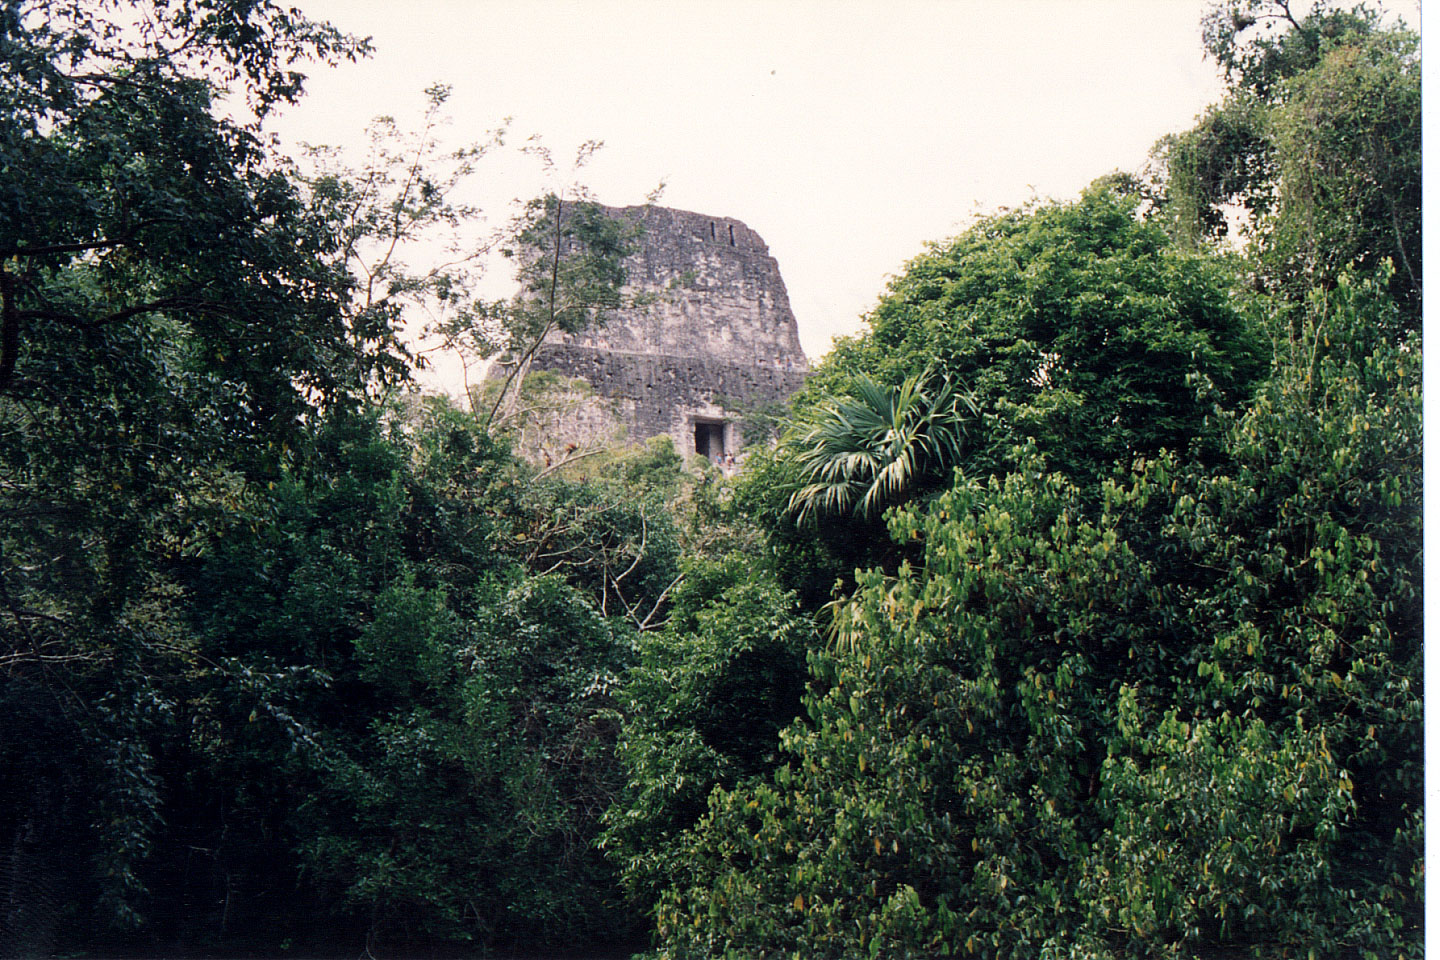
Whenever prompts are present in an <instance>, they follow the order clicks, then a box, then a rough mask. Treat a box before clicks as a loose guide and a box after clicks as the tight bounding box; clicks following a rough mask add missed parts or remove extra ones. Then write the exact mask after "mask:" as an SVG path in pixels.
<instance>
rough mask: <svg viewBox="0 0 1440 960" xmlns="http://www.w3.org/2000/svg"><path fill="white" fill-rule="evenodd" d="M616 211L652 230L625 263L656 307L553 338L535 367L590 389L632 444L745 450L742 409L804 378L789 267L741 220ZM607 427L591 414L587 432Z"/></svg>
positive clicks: (718, 454) (716, 452) (776, 397)
mask: <svg viewBox="0 0 1440 960" xmlns="http://www.w3.org/2000/svg"><path fill="white" fill-rule="evenodd" d="M605 209H606V211H607V212H608V213H609V214H610V215H611V216H616V217H627V218H634V219H638V221H639V223H640V226H641V227H642V230H643V232H642V233H641V235H640V237H639V238H638V247H639V249H638V250H637V251H636V252H635V253H633V254H632V255H631V256H630V257H628V258H627V260H626V263H625V266H626V270H627V276H628V280H627V289H628V291H629V292H631V293H637V294H649V295H651V297H650V298H649V300H650V302H648V303H645V304H644V305H640V306H634V307H627V308H624V309H621V310H618V311H615V312H614V313H612V314H611V315H610V317H609V319H608V321H607V322H606V323H605V324H604V325H603V326H600V327H597V328H592V329H590V330H586V331H584V332H582V333H580V334H577V335H574V336H570V335H566V334H563V333H556V334H552V335H551V336H550V338H549V339H548V340H547V342H546V343H545V344H543V345H542V346H541V348H540V350H539V351H538V352H537V354H536V356H535V359H534V361H533V363H532V366H531V369H532V371H533V370H545V371H551V372H552V373H555V374H559V375H561V376H563V377H569V378H576V379H579V380H583V381H585V382H586V383H588V384H589V385H590V386H591V387H592V388H593V390H594V396H595V397H596V398H599V401H600V402H599V403H598V404H592V406H599V407H602V408H603V410H604V414H603V416H601V417H600V420H601V421H604V422H607V423H608V424H609V425H611V426H612V427H614V428H616V429H614V433H615V434H617V435H618V434H619V433H620V432H622V430H623V433H624V435H625V437H626V439H628V440H629V441H631V442H636V441H641V440H644V439H646V438H649V437H653V436H658V435H660V434H668V435H669V436H670V437H671V438H672V439H673V440H674V442H675V449H676V450H677V451H678V452H679V453H681V454H682V455H685V456H693V455H698V456H704V457H708V458H709V459H711V460H712V461H716V462H719V461H722V460H723V459H724V458H726V457H727V456H728V455H733V454H734V453H736V452H737V451H738V450H739V447H740V443H741V436H740V433H741V428H740V423H739V420H740V418H741V415H742V412H743V411H748V410H755V409H759V408H762V407H765V406H768V405H772V404H776V403H780V402H783V401H785V400H786V399H788V398H789V396H790V395H791V394H792V393H794V392H795V391H796V390H797V389H798V388H799V387H800V385H801V384H802V383H804V380H805V376H806V371H807V363H806V359H805V354H804V352H803V351H802V350H801V348H800V338H799V334H798V331H797V329H796V326H795V315H794V314H793V313H791V311H790V298H789V296H788V295H787V294H786V292H785V281H784V280H782V279H781V278H780V267H779V265H778V264H777V263H776V262H775V258H774V257H772V256H770V251H769V249H768V248H767V247H766V246H765V241H763V240H761V239H760V236H759V235H758V234H757V233H755V231H753V230H751V229H750V228H749V227H747V226H745V224H743V223H741V222H740V221H739V220H734V219H730V218H727V217H711V216H706V215H704V214H699V213H689V212H686V211H683V210H671V209H668V208H665V207H655V206H645V207H620V208H615V207H607V208H605ZM503 370H504V368H503V367H501V366H498V365H497V368H496V369H494V370H492V373H491V376H492V377H494V376H503ZM600 425H601V424H600V423H597V420H596V414H595V411H593V410H592V411H590V418H589V426H588V430H589V431H591V432H593V431H594V430H595V429H596V428H597V427H598V426H600Z"/></svg>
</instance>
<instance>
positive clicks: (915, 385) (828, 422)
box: [786, 376, 973, 523]
mask: <svg viewBox="0 0 1440 960" xmlns="http://www.w3.org/2000/svg"><path fill="white" fill-rule="evenodd" d="M929 379H930V378H928V377H924V376H913V377H907V378H906V379H905V380H904V381H903V382H902V383H901V384H900V385H899V386H898V387H896V388H895V389H893V390H886V389H884V388H882V387H880V386H879V385H878V384H876V383H875V382H874V381H872V380H869V379H867V378H865V377H861V378H860V379H859V380H857V381H856V382H855V384H854V391H855V394H854V396H853V397H848V398H845V399H843V400H836V401H832V402H830V403H827V404H824V405H822V407H821V408H820V409H819V410H818V411H815V412H814V413H813V414H812V419H811V421H810V422H808V423H805V424H803V425H800V426H797V428H796V430H795V432H794V434H793V435H791V436H790V437H787V438H786V442H787V444H788V446H789V447H790V448H791V449H792V451H794V452H793V456H794V459H795V463H796V467H797V469H798V471H799V473H800V476H801V478H802V481H803V482H804V486H802V487H800V488H799V489H798V490H796V491H795V492H793V493H792V494H791V495H790V502H789V503H788V504H787V505H786V507H787V510H788V511H789V512H791V513H793V514H795V517H796V522H797V523H805V522H806V521H807V520H814V519H818V518H820V517H821V516H824V515H827V514H842V515H843V514H847V513H850V512H852V511H853V512H854V513H855V514H856V515H858V516H861V517H865V518H869V517H876V516H878V515H879V514H880V513H881V511H883V510H884V508H885V507H886V506H889V505H891V504H894V503H896V502H899V501H900V500H902V499H906V498H908V497H910V496H913V495H914V491H915V489H916V488H917V487H921V486H923V485H925V484H926V483H927V482H928V483H931V484H933V483H934V482H935V481H936V480H943V479H946V477H945V472H946V471H947V469H949V468H951V467H953V466H955V465H956V464H958V463H959V462H960V459H961V451H962V442H963V436H964V419H965V414H966V412H967V411H966V410H965V408H966V407H967V401H968V398H967V397H965V396H964V394H963V393H962V392H961V391H959V390H957V388H956V387H955V386H954V385H952V384H951V383H950V382H949V381H948V379H946V378H943V377H941V378H935V379H936V381H937V382H935V383H933V384H932V383H930V382H928V381H929ZM968 406H969V407H970V409H972V410H973V402H971V403H969V404H968Z"/></svg>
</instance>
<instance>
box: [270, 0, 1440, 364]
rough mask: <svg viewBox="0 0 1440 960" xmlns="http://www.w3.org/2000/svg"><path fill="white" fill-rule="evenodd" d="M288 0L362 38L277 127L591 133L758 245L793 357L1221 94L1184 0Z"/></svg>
mask: <svg viewBox="0 0 1440 960" xmlns="http://www.w3.org/2000/svg"><path fill="white" fill-rule="evenodd" d="M300 5H301V6H302V8H303V9H304V10H305V11H306V13H307V14H309V15H310V16H312V17H318V18H323V19H328V20H330V21H332V22H334V23H335V24H336V25H337V26H339V27H341V28H343V29H345V30H347V31H349V32H352V33H356V34H360V35H371V36H373V38H374V43H375V47H376V52H375V54H374V56H373V57H372V58H371V59H370V60H368V61H366V62H363V63H360V64H357V65H347V66H344V67H341V68H338V69H336V70H333V71H327V72H323V73H317V74H316V75H314V76H313V77H312V78H311V80H310V82H309V84H308V86H307V89H308V91H309V92H308V94H307V96H306V98H305V101H304V103H303V104H302V105H301V106H300V107H298V108H294V109H291V110H290V111H288V112H287V113H286V114H285V115H284V116H283V117H281V118H280V121H279V123H277V124H276V127H275V128H276V129H277V130H278V131H279V132H281V134H282V135H283V136H284V137H285V138H286V140H287V141H289V142H291V143H294V142H296V141H299V140H306V141H310V142H316V143H331V144H356V143H359V142H360V140H361V138H360V134H361V131H362V129H363V127H364V125H365V124H366V122H367V121H368V120H369V119H370V118H371V117H373V116H375V115H378V114H392V115H395V116H396V117H397V119H399V120H400V121H401V122H402V123H403V122H407V121H410V120H414V119H417V118H418V117H419V115H420V113H421V112H422V109H423V106H424V96H423V93H422V91H423V90H424V88H425V87H426V86H428V85H429V84H431V83H433V82H437V81H438V82H443V83H447V84H450V85H451V86H452V87H453V96H452V99H451V101H450V104H449V107H450V110H449V113H450V114H451V115H452V117H453V124H452V126H451V128H450V130H449V133H448V136H449V137H450V139H451V140H452V141H453V142H454V143H455V144H456V145H458V144H459V143H461V142H463V141H466V140H470V139H476V138H480V137H482V136H483V135H484V133H485V131H487V130H489V129H491V128H493V127H495V126H496V125H498V124H499V123H500V122H501V120H502V119H503V118H505V117H507V116H508V117H513V122H512V130H513V131H514V132H515V133H517V134H520V135H521V136H517V137H514V138H512V139H513V141H514V142H518V141H519V140H520V139H522V138H523V135H528V134H530V133H539V134H541V135H542V136H543V137H544V138H545V142H546V143H547V144H548V145H550V146H551V147H552V148H553V149H554V151H555V153H556V154H557V155H568V154H570V153H571V152H573V151H574V149H575V147H576V146H577V145H578V144H579V143H581V142H583V141H585V140H589V139H601V140H604V141H605V148H604V149H603V150H602V151H601V152H600V153H599V154H598V155H597V156H596V157H595V158H594V159H593V160H592V161H591V163H590V164H589V166H588V167H586V169H585V170H584V171H583V173H582V179H583V180H584V181H585V182H586V183H587V184H588V185H589V186H590V188H591V189H592V190H593V191H594V193H595V194H596V195H597V197H598V198H599V199H600V200H602V201H603V202H606V203H610V204H615V205H626V204H633V203H641V202H643V201H644V198H645V195H646V194H647V193H648V192H650V191H651V190H652V189H653V188H654V187H655V186H656V185H657V184H658V183H659V182H660V181H662V180H663V181H665V183H666V188H665V191H664V194H663V196H662V198H661V202H662V203H664V204H665V205H666V206H672V207H679V208H681V209H686V210H695V211H699V212H703V213H709V214H713V215H717V216H730V217H736V218H738V219H740V220H743V221H744V222H745V223H746V224H748V225H749V226H751V227H752V228H754V229H755V230H756V231H757V232H758V233H759V234H760V235H761V236H762V237H763V238H764V239H765V241H766V242H767V243H768V244H769V246H770V252H771V253H772V254H773V255H774V256H775V258H776V259H777V260H778V261H779V264H780V270H781V273H782V275H783V276H784V278H785V282H786V285H787V287H788V289H789V293H790V300H791V305H792V306H793V308H794V311H795V316H796V318H797V320H798V322H799V327H800V338H801V341H802V343H803V345H804V347H805V350H806V352H807V353H808V354H809V355H810V356H811V357H812V358H815V357H818V356H820V355H821V354H823V353H824V352H825V351H826V350H827V349H829V346H830V341H831V338H832V337H833V336H837V335H846V334H851V333H855V332H857V331H858V330H860V329H861V326H862V324H861V319H860V318H861V317H862V316H863V314H864V313H865V312H866V311H867V310H868V309H869V308H870V307H871V306H872V305H873V304H874V302H875V299H876V298H877V296H879V294H880V293H881V292H882V290H883V287H884V284H885V281H886V278H887V277H889V276H891V275H893V274H895V273H897V272H899V271H900V270H901V268H902V267H903V265H904V263H905V261H906V260H908V259H909V258H910V257H912V256H914V255H915V254H917V253H919V252H920V251H921V249H922V248H923V246H924V244H925V243H926V242H927V241H930V240H937V239H941V238H944V237H946V236H950V235H953V234H955V233H957V232H958V231H959V230H961V229H963V227H964V226H965V225H966V223H968V222H969V220H970V218H971V217H972V215H973V214H974V213H975V212H976V211H984V212H988V211H991V210H994V209H995V208H997V207H999V206H1002V205H1015V204H1019V203H1023V202H1024V201H1025V200H1026V199H1027V198H1029V197H1031V196H1032V195H1039V196H1040V197H1055V198H1062V199H1063V198H1070V197H1074V196H1075V195H1076V194H1077V193H1078V191H1079V190H1080V189H1081V188H1082V187H1083V186H1085V184H1087V183H1089V182H1090V181H1092V180H1093V179H1095V178H1096V177H1098V176H1101V175H1103V174H1105V173H1107V172H1110V171H1112V170H1115V169H1122V170H1135V169H1138V168H1139V167H1140V165H1141V164H1143V163H1144V161H1145V157H1146V154H1147V152H1148V150H1149V149H1150V147H1151V145H1152V144H1153V143H1154V142H1155V140H1156V139H1157V138H1159V137H1160V136H1162V135H1163V134H1165V133H1168V132H1172V131H1178V130H1182V129H1185V128H1186V127H1188V126H1190V125H1191V124H1192V123H1193V121H1194V118H1195V116H1196V115H1197V114H1198V113H1199V112H1201V111H1202V110H1203V109H1204V108H1205V106H1206V105H1207V104H1210V103H1213V102H1215V101H1216V100H1218V99H1219V97H1220V95H1221V92H1222V84H1221V82H1220V79H1219V77H1218V75H1217V71H1216V69H1215V67H1214V65H1213V64H1212V63H1209V62H1206V61H1205V60H1203V59H1202V56H1201V46H1200V18H1201V15H1202V13H1203V12H1204V10H1205V9H1206V7H1207V6H1208V4H1207V3H1206V2H1203V0H1006V2H998V0H983V2H982V0H949V2H922V0H888V2H873V0H850V2H847V0H821V2H810V0H770V2H735V0H709V2H700V0H670V2H659V0H656V2H639V0H567V2H561V0H549V2H546V0H530V2H520V0H494V2H492V0H405V2H396V0H300ZM1401 6H1402V8H1403V7H1404V6H1406V5H1404V4H1402V5H1401ZM1416 19H1418V17H1417V18H1416ZM537 182H538V181H537ZM477 186H478V191H479V192H478V193H477V194H476V195H475V197H474V199H476V200H477V201H478V202H480V203H482V204H483V205H484V206H486V207H487V208H488V209H492V210H496V211H497V212H498V214H499V216H501V217H503V215H504V210H503V205H504V203H505V201H507V200H508V199H509V198H511V197H513V196H515V195H517V193H521V192H525V191H528V190H529V189H530V188H529V187H525V186H520V187H517V186H516V181H515V180H514V179H513V178H512V179H507V178H506V176H503V175H501V174H500V173H499V172H498V170H496V172H493V173H488V174H487V175H486V176H485V177H484V178H482V181H481V182H480V183H479V184H478V185H477Z"/></svg>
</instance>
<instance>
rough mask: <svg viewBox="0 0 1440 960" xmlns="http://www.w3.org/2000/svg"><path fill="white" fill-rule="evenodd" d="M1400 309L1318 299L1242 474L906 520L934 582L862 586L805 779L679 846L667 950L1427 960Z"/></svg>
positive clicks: (830, 671) (1023, 478) (716, 806)
mask: <svg viewBox="0 0 1440 960" xmlns="http://www.w3.org/2000/svg"><path fill="white" fill-rule="evenodd" d="M1393 309H1394V308H1393V307H1390V306H1388V305H1387V304H1386V302H1385V300H1384V298H1383V296H1380V295H1377V293H1376V292H1375V290H1374V289H1373V288H1368V287H1351V286H1344V287H1342V288H1340V289H1339V291H1337V295H1336V296H1335V297H1334V298H1333V299H1332V300H1331V301H1330V302H1328V303H1326V302H1324V301H1317V302H1316V307H1315V311H1316V312H1315V315H1314V319H1313V320H1312V321H1311V323H1310V324H1308V325H1307V328H1306V329H1307V331H1308V334H1307V336H1306V338H1304V339H1303V340H1297V342H1296V344H1295V346H1296V348H1297V349H1296V352H1295V353H1294V354H1287V355H1285V356H1283V357H1282V358H1281V359H1282V360H1283V364H1282V366H1281V367H1280V369H1279V370H1278V372H1277V375H1276V376H1275V378H1274V379H1273V381H1272V382H1271V383H1270V384H1269V385H1268V386H1267V387H1266V388H1264V389H1263V390H1262V391H1261V393H1260V395H1259V397H1258V398H1257V400H1256V403H1255V405H1254V406H1253V408H1252V409H1251V410H1250V411H1249V412H1248V413H1246V414H1245V415H1243V416H1240V417H1238V418H1236V419H1235V420H1234V421H1233V423H1232V424H1231V426H1230V427H1229V429H1228V431H1227V436H1226V441H1225V446H1226V449H1227V451H1228V452H1229V453H1230V454H1231V456H1232V459H1231V460H1230V461H1229V462H1228V463H1227V465H1226V466H1225V467H1223V468H1217V469H1215V470H1213V471H1212V470H1208V469H1205V468H1203V467H1201V466H1198V465H1189V466H1186V465H1182V464H1180V463H1179V462H1178V461H1177V460H1176V459H1175V458H1174V457H1173V456H1169V455H1167V456H1165V457H1162V458H1159V459H1157V460H1146V461H1144V462H1143V463H1138V464H1137V466H1136V468H1135V470H1134V472H1133V473H1131V474H1130V475H1129V476H1128V477H1127V478H1126V480H1125V482H1124V483H1123V484H1122V483H1116V482H1114V481H1107V482H1105V483H1104V484H1103V486H1102V489H1101V491H1100V493H1101V501H1102V508H1101V510H1100V512H1099V513H1098V514H1092V513H1090V511H1089V509H1088V508H1087V506H1086V504H1087V500H1088V498H1087V497H1086V496H1084V495H1083V492H1082V491H1080V490H1078V489H1077V488H1076V487H1075V486H1074V485H1073V484H1072V483H1070V482H1069V481H1068V480H1066V479H1065V478H1064V477H1062V476H1061V475H1058V474H1054V473H1045V472H1043V470H1041V469H1039V464H1038V463H1032V464H1031V465H1030V467H1029V469H1026V470H1024V471H1022V472H1017V473H1012V474H1009V475H1008V476H1007V477H1006V478H1005V479H1004V480H1003V481H1002V480H999V479H995V480H991V481H990V482H989V483H986V484H982V483H979V482H977V481H973V480H972V481H968V482H966V483H965V484H961V485H957V487H956V488H955V489H954V490H952V491H950V492H949V493H947V494H946V495H944V496H942V497H940V498H939V499H937V500H936V501H934V502H933V503H931V504H928V505H925V506H919V505H917V506H912V507H911V508H909V509H907V510H906V511H904V512H903V513H901V514H899V515H898V516H896V517H895V518H894V520H893V521H892V530H893V532H894V534H895V535H896V537H897V538H900V539H904V540H910V539H913V538H919V539H920V540H922V541H923V543H924V545H925V557H924V560H925V563H924V566H923V567H918V568H911V567H908V566H906V567H902V568H901V570H900V571H899V574H898V576H896V577H888V576H886V575H884V574H883V573H881V572H880V571H871V572H869V573H867V574H865V575H863V576H862V577H861V581H860V584H859V586H858V587H857V589H856V590H855V592H854V593H853V594H852V595H850V596H849V597H847V598H845V599H844V600H843V601H839V602H837V604H836V605H835V611H834V612H835V631H834V638H833V640H832V642H831V643H830V644H829V645H828V646H827V647H826V649H825V651H824V653H823V655H819V656H817V657H816V658H815V659H814V661H813V664H812V670H813V671H814V672H815V674H816V676H817V679H819V680H822V681H823V682H824V685H823V687H822V688H821V689H822V690H823V692H822V693H816V694H814V695H812V696H811V697H809V698H808V705H809V709H810V715H811V723H810V724H808V725H807V724H797V725H795V726H794V727H792V728H791V729H789V730H787V731H786V732H785V733H784V735H783V742H784V745H785V747H786V749H787V751H788V752H789V753H790V754H791V757H792V760H791V762H790V763H789V764H787V765H786V766H785V767H783V768H781V769H780V770H779V771H778V772H777V773H775V774H774V775H773V776H772V777H769V778H765V779H760V780H756V781H753V782H751V783H749V784H745V785H742V786H741V787H739V788H736V789H734V790H729V791H722V792H718V793H716V794H714V795H713V796H712V798H711V801H710V810H709V813H708V814H707V815H706V817H705V818H704V820H702V821H701V823H700V825H699V826H698V827H697V828H696V829H695V830H694V831H693V832H692V833H691V834H690V836H689V838H688V841H687V842H686V843H684V844H683V845H682V852H681V853H680V854H679V855H678V856H677V857H676V858H675V860H676V862H677V864H680V865H681V869H680V871H679V872H678V875H677V876H676V879H675V881H674V882H673V884H672V886H671V887H670V888H669V889H668V890H667V891H666V892H665V893H664V895H663V896H662V898H661V901H660V906H659V908H658V911H657V912H658V916H659V921H660V930H661V934H662V936H663V938H664V941H663V942H664V946H665V949H664V950H663V951H662V953H663V955H668V956H702V955H704V956H713V955H733V956H744V955H754V954H776V955H779V954H785V953H791V952H794V951H797V950H798V951H801V952H803V953H805V954H806V955H817V956H837V957H838V956H854V955H857V954H865V953H868V954H869V955H872V956H882V955H883V956H920V955H926V956H933V955H937V954H941V955H943V954H946V953H958V954H961V955H968V954H971V953H973V954H976V955H980V956H1002V957H1003V956H1033V955H1037V954H1038V955H1056V956H1060V955H1065V956H1070V955H1075V956H1082V955H1083V956H1087V957H1124V956H1135V957H1139V956H1147V957H1148V956H1155V955H1157V954H1158V955H1164V956H1196V955H1202V956H1203V955H1216V954H1217V952H1218V951H1222V950H1227V949H1228V950H1232V951H1241V950H1243V951H1245V952H1248V953H1249V954H1250V955H1255V956H1281V955H1283V954H1284V952H1285V951H1287V950H1289V951H1295V950H1300V949H1304V948H1308V947H1311V946H1316V945H1320V944H1323V945H1325V949H1326V950H1327V951H1330V952H1337V951H1340V950H1352V951H1355V952H1357V953H1359V954H1361V955H1365V956H1410V955H1414V954H1416V953H1418V950H1419V935H1420V934H1419V931H1420V926H1419V923H1420V921H1419V903H1420V897H1421V887H1420V880H1421V868H1420V862H1421V861H1420V857H1421V842H1420V841H1421V834H1420V829H1421V827H1420V819H1419V817H1420V809H1421V805H1420V779H1419V777H1420V772H1421V770H1422V763H1423V760H1422V757H1421V754H1420V751H1419V746H1418V731H1419V724H1420V722H1421V710H1420V699H1419V670H1420V659H1419V657H1420V637H1421V633H1420V619H1419V614H1420V608H1419V594H1418V586H1419V582H1418V579H1417V578H1418V575H1419V562H1418V561H1419V549H1420V526H1419V514H1418V510H1417V506H1418V502H1419V500H1418V498H1419V494H1420V473H1419V460H1418V452H1419V441H1420V435H1419V391H1418V385H1419V380H1418V371H1417V369H1416V368H1417V365H1418V349H1417V348H1418V344H1417V343H1416V342H1415V341H1414V340H1410V341H1407V342H1405V343H1403V344H1395V343H1393V342H1387V341H1386V340H1385V338H1383V337H1376V336H1375V335H1374V331H1375V330H1377V329H1380V330H1383V329H1385V327H1386V322H1385V321H1386V314H1387V313H1388V312H1390V311H1393ZM1341 331H1344V332H1345V333H1346V334H1348V335H1349V337H1348V338H1346V339H1343V340H1342V339H1341V338H1340V336H1339V335H1340V333H1341ZM1332 332H1333V333H1334V334H1335V336H1333V337H1332V338H1331V339H1330V343H1331V346H1330V347H1328V348H1327V347H1325V346H1324V340H1325V337H1326V336H1327V334H1330V333H1332ZM1352 338H1353V339H1352ZM1382 758H1383V759H1382ZM1361 851H1364V853H1362V852H1361ZM1362 861H1368V863H1367V864H1366V865H1365V866H1363V867H1362V866H1361V865H1360V864H1361V862H1362Z"/></svg>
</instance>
